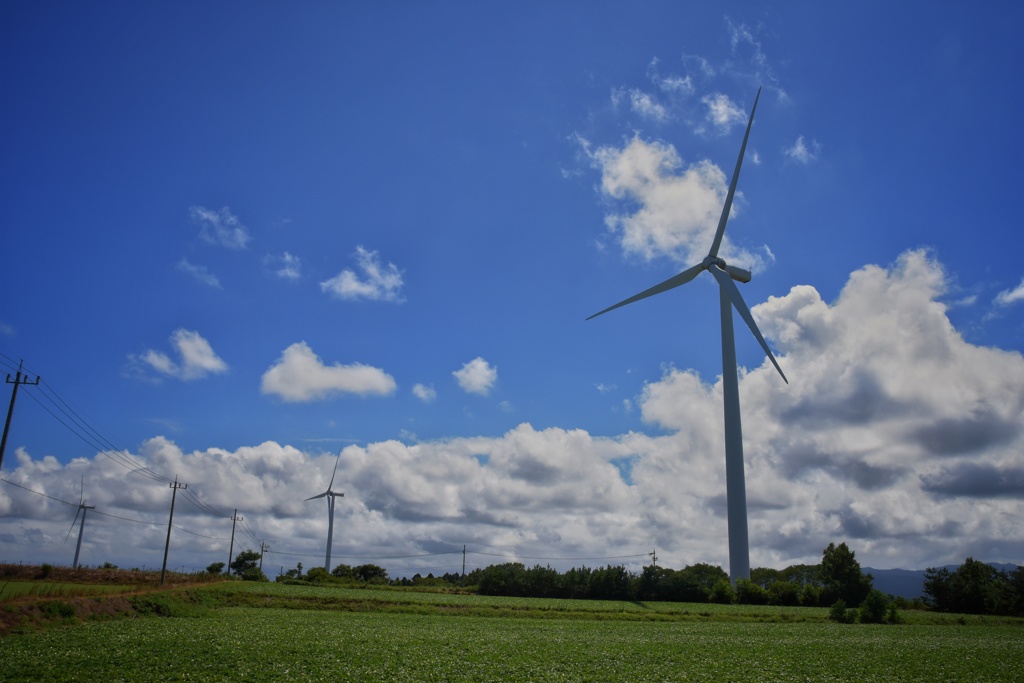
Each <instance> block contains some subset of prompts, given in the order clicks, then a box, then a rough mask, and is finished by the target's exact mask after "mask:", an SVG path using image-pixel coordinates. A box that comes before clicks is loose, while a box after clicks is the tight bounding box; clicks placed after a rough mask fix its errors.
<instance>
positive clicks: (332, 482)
mask: <svg viewBox="0 0 1024 683" xmlns="http://www.w3.org/2000/svg"><path fill="white" fill-rule="evenodd" d="M341 447H342V449H344V448H345V445H344V444H342V446H341ZM339 462H341V451H338V458H337V459H336V460H335V461H334V471H333V472H331V483H330V484H328V485H327V490H328V491H330V490H331V487H332V486H334V476H335V475H336V474H338V463H339Z"/></svg>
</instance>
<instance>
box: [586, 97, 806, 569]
mask: <svg viewBox="0 0 1024 683" xmlns="http://www.w3.org/2000/svg"><path fill="white" fill-rule="evenodd" d="M760 98H761V89H760V88H758V90H757V97H755V98H754V106H753V108H752V109H751V110H750V120H749V121H747V131H746V133H744V134H743V144H742V145H741V146H740V155H739V158H737V159H736V170H734V171H733V173H732V181H731V182H730V183H729V192H728V194H726V196H725V206H724V207H723V208H722V217H721V218H720V219H719V220H718V229H717V230H716V231H715V239H714V241H713V242H712V243H711V250H710V251H708V255H707V256H706V257H704V260H703V261H701V262H700V263H698V264H697V265H695V266H692V267H690V268H688V269H686V270H684V271H683V272H681V273H679V274H678V275H674V276H672V277H670V278H669V279H667V280H665V281H664V282H662V283H660V284H657V285H655V286H653V287H651V288H650V289H646V290H644V291H642V292H640V293H639V294H636V295H635V296H631V297H630V298H628V299H625V300H624V301H620V302H619V303H617V304H615V305H614V306H609V307H608V308H606V309H604V310H603V311H600V312H598V313H595V314H594V315H592V316H590V318H587V320H590V319H591V318H596V317H597V316H599V315H601V314H602V313H607V312H608V311H611V310H614V309H616V308H619V307H620V306H625V305H626V304H631V303H633V302H634V301H639V300H641V299H646V298H647V297H649V296H654V295H655V294H661V293H662V292H666V291H668V290H670V289H674V288H675V287H678V286H680V285H685V284H686V283H687V282H689V281H690V280H692V279H694V278H695V277H697V276H698V275H700V274H701V272H703V271H705V270H706V271H708V272H709V273H711V275H712V276H713V277H714V278H715V279H716V280H717V281H718V287H719V304H720V308H721V316H722V399H723V403H724V410H725V494H726V501H727V507H728V511H729V578H730V579H731V580H732V582H733V583H735V582H736V581H737V580H738V579H749V578H750V546H749V542H748V539H747V490H746V483H745V482H744V474H743V428H742V425H741V424H740V393H739V379H738V377H737V373H736V342H735V338H734V336H733V327H732V309H733V308H734V307H735V309H736V311H737V312H739V314H740V317H741V318H743V321H744V322H745V323H747V327H749V328H750V331H751V332H753V333H754V337H755V338H756V339H757V341H758V343H759V344H761V348H763V349H764V352H765V353H766V354H767V355H768V358H769V359H770V360H771V362H772V365H774V366H775V369H776V370H778V371H779V374H780V375H782V379H783V381H785V382H786V384H789V380H788V379H786V375H785V373H783V372H782V368H780V367H779V363H778V361H777V360H775V356H774V355H772V351H771V349H769V348H768V344H767V343H766V342H765V340H764V337H763V336H761V331H760V330H758V329H757V324H755V323H754V318H753V316H751V315H750V309H748V308H747V304H746V303H745V302H744V301H743V297H742V296H741V295H740V290H739V289H738V288H737V287H736V285H735V283H734V282H733V280H738V281H739V282H750V271H748V270H744V269H743V268H737V267H736V266H730V265H728V264H727V263H726V262H725V261H724V260H723V259H722V258H721V257H719V256H718V250H719V248H720V247H721V246H722V237H723V236H724V235H725V224H726V223H727V222H728V220H729V212H730V211H731V210H732V200H733V196H734V195H735V194H736V182H737V181H738V180H739V177H740V166H741V165H742V164H743V154H744V152H745V151H746V149H747V138H749V137H750V127H751V125H753V123H754V112H755V111H757V101H758V100H759V99H760Z"/></svg>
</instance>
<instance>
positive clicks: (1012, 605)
mask: <svg viewBox="0 0 1024 683" xmlns="http://www.w3.org/2000/svg"><path fill="white" fill-rule="evenodd" d="M924 594H925V601H926V602H927V603H928V605H929V606H930V607H931V608H932V609H935V610H937V611H939V612H957V613H960V614H1001V615H1014V616H1024V567H1017V568H1016V569H1015V570H1013V571H1012V572H1004V571H1001V570H999V569H996V568H995V567H992V566H991V565H987V564H985V563H984V562H979V561H978V560H975V559H974V558H973V557H968V558H967V559H966V560H965V561H964V563H963V564H962V565H960V566H959V567H957V568H956V569H955V570H953V571H950V570H949V569H946V568H944V567H943V568H934V567H929V568H928V569H927V570H926V571H925V579H924Z"/></svg>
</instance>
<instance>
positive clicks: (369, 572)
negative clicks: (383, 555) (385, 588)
mask: <svg viewBox="0 0 1024 683" xmlns="http://www.w3.org/2000/svg"><path fill="white" fill-rule="evenodd" d="M352 573H353V574H355V576H356V578H358V579H359V580H360V581H365V582H366V583H387V580H388V572H387V570H386V569H384V567H378V566H377V565H375V564H361V565H359V566H358V567H356V568H354V569H353V570H352Z"/></svg>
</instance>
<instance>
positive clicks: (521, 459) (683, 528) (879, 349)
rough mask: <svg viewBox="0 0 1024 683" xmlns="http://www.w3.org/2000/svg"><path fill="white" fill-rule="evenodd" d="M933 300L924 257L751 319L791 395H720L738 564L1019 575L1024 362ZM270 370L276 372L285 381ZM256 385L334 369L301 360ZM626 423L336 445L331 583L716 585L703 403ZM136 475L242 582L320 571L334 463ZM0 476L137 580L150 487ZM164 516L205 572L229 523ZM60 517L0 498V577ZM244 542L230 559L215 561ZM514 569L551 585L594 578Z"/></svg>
mask: <svg viewBox="0 0 1024 683" xmlns="http://www.w3.org/2000/svg"><path fill="white" fill-rule="evenodd" d="M946 287H947V277H946V274H945V273H944V271H943V268H942V265H941V264H940V263H939V262H938V261H937V260H936V259H935V257H934V256H933V255H931V254H929V253H928V252H926V251H910V252H906V253H904V254H902V255H901V256H900V257H899V258H898V259H897V261H896V262H895V263H893V264H892V265H891V266H889V267H879V266H866V267H864V268H861V269H859V270H857V271H855V272H854V273H852V274H851V276H850V278H849V280H848V281H847V283H846V285H845V287H844V289H843V290H842V292H841V293H840V295H839V296H838V297H837V299H836V300H835V301H833V302H831V303H828V302H825V301H823V300H822V299H821V297H820V295H819V294H818V292H817V291H816V290H815V289H814V288H813V287H811V286H807V285H801V286H796V287H793V288H792V289H791V290H790V292H789V293H788V294H786V295H785V296H782V297H772V298H770V299H769V300H768V301H766V302H764V303H761V304H760V305H757V306H755V307H754V308H753V312H754V315H755V317H756V318H757V319H758V324H759V325H760V327H761V329H762V330H763V331H764V332H765V334H766V336H768V337H769V338H770V339H771V340H772V342H773V344H774V345H775V347H776V348H777V349H778V351H779V354H778V358H779V362H780V364H781V365H782V367H783V368H784V369H785V371H786V373H787V376H789V378H790V381H791V384H790V385H788V386H787V385H784V384H783V383H782V382H781V381H780V380H779V378H778V376H777V374H776V373H775V370H774V368H772V367H771V366H770V365H769V364H768V363H767V361H765V363H764V364H762V365H761V366H759V367H756V368H751V369H748V370H747V371H746V372H745V373H743V374H742V376H741V381H740V392H741V402H742V409H743V427H744V446H745V460H746V474H747V498H748V516H749V523H750V549H751V564H752V566H755V567H756V566H773V567H784V566H787V565H789V564H793V563H799V562H812V563H813V562H817V561H819V560H820V557H821V551H822V549H823V548H824V547H825V546H826V545H827V544H828V543H830V542H833V541H834V542H846V543H848V544H849V545H850V547H851V548H852V549H853V550H854V551H855V552H856V553H857V557H858V559H859V560H860V561H861V563H862V564H863V565H865V566H874V567H880V568H884V567H904V568H922V567H926V566H937V565H942V564H947V563H959V562H962V561H963V560H964V558H966V557H967V556H973V557H975V558H978V559H983V560H987V561H1006V562H1018V563H1019V562H1021V561H1022V560H1024V528H1022V526H1021V524H1020V521H1019V520H1020V519H1021V516H1022V513H1024V502H1022V501H1024V456H1022V454H1024V357H1022V356H1021V354H1020V353H1017V352H1011V351H1005V350H1001V349H997V348H986V347H980V346H976V345H973V344H971V343H969V342H968V341H966V340H965V339H964V338H963V337H962V336H961V335H960V334H959V333H958V332H957V330H956V329H955V327H954V326H953V325H952V324H951V322H950V320H949V318H948V316H947V314H946V305H945V304H944V303H943V296H944V293H945V289H946ZM289 351H291V352H292V354H293V355H295V356H297V357H298V362H295V360H294V359H293V360H292V361H291V362H289V361H288V360H287V358H286V356H287V355H288V353H289ZM307 352H308V353H307ZM310 357H311V358H312V361H311V360H310ZM485 363H486V361H485ZM275 367H298V368H299V369H302V368H311V369H312V370H313V371H314V373H313V374H317V373H322V372H324V371H325V370H337V371H339V372H340V371H341V369H336V368H325V366H323V364H322V363H320V362H319V359H317V358H316V356H315V354H312V351H311V350H309V349H308V347H306V348H305V349H303V348H302V345H293V346H292V347H289V349H288V350H286V352H285V354H283V355H282V363H281V364H279V365H278V366H275ZM378 372H379V371H378ZM268 374H270V373H269V371H268ZM296 376H297V377H301V376H302V373H298V374H297V375H296ZM264 378H265V380H266V376H264ZM377 380H378V381H379V380H380V377H377ZM385 384H386V382H385ZM282 386H288V385H287V383H284V384H283V385H282ZM294 386H297V387H303V386H305V387H306V388H304V389H302V390H301V391H300V390H296V393H295V394H294V395H295V396H297V397H298V396H306V395H310V394H311V393H312V392H314V391H316V390H314V389H313V388H311V387H312V386H313V385H306V384H304V383H303V382H297V383H296V384H294ZM286 393H287V390H285V389H281V394H282V395H284V394H286ZM636 404H637V406H638V407H639V409H640V411H641V415H642V417H643V419H644V421H645V422H646V423H647V424H649V425H650V426H651V430H650V431H651V433H650V434H647V433H641V432H630V433H627V434H622V435H619V436H614V437H597V436H594V435H591V434H589V433H587V432H586V431H584V430H579V429H571V428H558V427H552V428H548V429H542V430H538V429H535V428H534V427H532V426H531V425H530V424H529V423H528V422H524V423H522V424H520V425H519V426H517V427H515V428H513V429H511V430H509V431H508V432H507V433H505V434H502V435H499V436H453V437H451V438H448V439H443V440H437V441H429V442H421V443H415V444H407V443H402V442H400V441H397V440H393V441H385V442H380V443H371V444H367V445H365V446H358V445H352V446H348V447H346V448H345V449H344V450H343V451H342V453H341V456H340V460H339V461H338V473H337V479H336V485H335V488H336V489H338V490H344V491H345V498H344V499H342V500H340V501H339V504H338V508H337V509H338V511H337V522H336V526H335V546H334V552H333V558H334V559H333V562H334V563H338V562H348V563H350V564H359V563H362V562H365V561H375V560H373V559H365V558H381V559H379V560H376V562H377V563H378V564H381V565H383V566H385V567H386V568H388V569H389V571H390V572H391V574H392V575H409V576H411V575H412V574H413V573H415V572H416V571H419V570H421V569H422V570H424V571H423V573H426V571H433V572H434V573H439V572H440V573H443V572H444V571H457V570H458V569H459V566H460V564H461V554H456V555H450V556H449V555H439V556H426V557H420V558H411V559H410V558H405V559H386V558H394V557H395V556H398V555H418V554H423V553H438V552H455V551H461V548H462V545H463V544H468V545H469V546H470V550H471V552H472V550H473V549H474V548H476V549H480V548H483V547H487V548H490V549H492V550H490V552H496V553H508V554H514V555H517V556H518V557H521V558H579V557H588V558H605V557H606V558H615V557H618V556H622V555H633V554H642V553H646V552H649V551H650V550H651V548H657V552H658V556H659V561H660V562H661V563H662V564H664V565H665V566H670V567H682V566H685V565H688V564H692V563H694V562H710V563H713V564H718V565H721V566H728V557H727V543H726V516H725V508H726V506H725V466H724V447H723V443H722V442H723V438H722V415H721V414H722V409H721V384H720V382H719V381H716V382H715V383H712V384H709V383H708V382H707V381H705V380H704V379H703V378H701V377H699V376H697V375H696V374H695V373H693V372H692V371H686V370H681V369H677V368H668V369H667V370H666V371H665V372H664V374H663V376H662V377H660V378H657V379H655V380H652V381H651V382H649V383H648V384H647V385H646V386H645V388H644V390H643V393H642V394H641V395H640V396H639V397H637V399H636ZM136 457H137V458H138V460H139V461H140V462H141V463H144V464H145V465H146V466H148V467H149V468H151V469H152V470H155V471H157V472H160V473H162V474H164V475H166V476H169V477H173V476H177V477H178V478H179V479H180V480H181V481H185V482H189V484H190V487H191V488H192V489H193V490H194V491H195V492H196V493H197V494H198V495H201V496H202V499H203V500H204V501H205V502H206V503H208V504H209V505H211V506H213V507H214V508H217V509H219V510H223V511H224V512H225V513H226V514H227V515H230V514H231V511H232V510H233V509H235V508H238V510H239V514H241V515H243V516H245V519H246V525H247V528H249V529H251V530H252V531H253V533H255V534H256V535H258V536H259V537H260V538H262V539H265V540H266V541H267V542H268V543H269V544H270V545H271V548H272V553H279V554H272V555H269V556H268V559H267V560H266V561H265V565H264V566H265V568H266V567H269V568H271V573H276V572H275V570H274V567H276V566H277V565H279V564H280V565H283V566H285V567H291V566H294V564H295V562H296V561H301V562H303V564H304V565H305V566H306V567H312V566H317V564H318V563H319V561H318V560H317V558H318V557H319V558H322V554H323V548H324V542H325V538H326V526H327V521H326V515H325V514H324V509H323V506H321V505H318V504H315V503H318V502H319V501H311V502H308V503H307V502H303V500H304V499H305V498H308V497H309V496H311V495H314V494H315V493H317V492H319V491H322V490H323V489H324V487H325V486H326V485H327V481H328V479H329V477H330V475H331V471H332V469H333V467H334V463H335V457H336V456H335V454H334V453H328V452H310V451H306V450H300V449H297V448H295V447H293V446H290V445H285V444H278V443H274V442H267V443H263V444H259V445H254V446H251V447H244V448H239V449H237V450H234V451H228V450H223V449H219V448H216V447H213V446H211V447H209V448H207V449H205V450H201V451H195V452H190V453H185V452H182V450H181V449H180V448H179V447H178V446H177V445H175V444H174V443H173V442H172V441H170V440H168V439H167V438H165V437H162V436H158V437H155V438H153V439H150V440H148V441H146V442H145V443H144V444H142V446H141V447H140V448H139V449H138V453H137V454H136ZM12 460H13V462H12V464H15V463H16V465H15V466H14V467H13V469H10V467H11V466H10V465H8V468H9V469H8V471H7V472H5V476H4V478H6V479H8V480H10V481H12V482H15V483H16V484H19V485H21V486H24V487H26V488H30V489H33V490H35V491H38V492H41V493H45V494H46V495H48V496H52V497H54V498H58V499H61V500H65V501H69V502H73V503H75V504H76V505H77V501H78V496H79V486H80V481H81V479H80V478H81V477H84V488H85V496H86V498H87V499H88V501H89V504H91V505H95V506H96V510H97V511H98V512H104V513H107V514H108V515H117V516H120V517H124V518H129V519H144V520H151V523H149V524H141V523H133V522H127V521H123V520H119V519H116V518H112V517H104V516H102V515H99V514H96V515H90V516H89V524H88V525H87V527H86V538H85V542H84V545H83V550H82V553H83V554H82V557H83V561H84V562H86V563H89V564H98V563H102V562H105V561H113V562H115V563H117V564H121V565H122V566H142V565H147V566H150V567H152V566H157V565H158V563H159V561H160V559H161V556H162V550H163V542H164V534H165V532H166V520H167V513H168V506H169V503H170V495H169V491H168V489H167V485H166V483H162V482H152V481H150V480H148V479H145V478H143V477H141V476H139V475H137V474H130V473H129V472H128V470H126V469H124V468H123V467H121V466H119V465H117V464H116V463H115V462H114V461H113V460H111V459H109V458H107V457H106V456H104V455H101V454H98V455H96V456H94V457H93V458H91V459H89V458H77V459H75V460H73V461H71V462H70V463H68V464H67V465H61V464H60V463H59V462H58V461H57V460H56V459H55V458H52V457H49V456H41V457H38V456H34V455H30V454H27V453H25V452H24V451H21V450H19V451H17V452H16V453H15V457H14V458H12ZM623 472H625V474H623ZM178 506H179V507H178V508H177V509H176V511H175V517H174V519H175V524H176V526H179V527H180V528H181V529H185V530H188V531H191V532H193V533H191V534H190V533H185V532H184V531H178V530H176V531H175V532H174V538H173V541H172V547H171V557H172V559H171V560H170V562H171V565H172V566H175V567H177V566H186V567H190V568H202V567H205V566H206V565H207V564H209V563H210V562H214V561H224V560H226V551H227V545H228V536H229V533H230V527H231V524H230V520H229V519H225V518H215V517H212V516H210V515H208V514H205V513H202V512H200V511H199V510H198V509H196V508H195V507H192V506H190V505H189V504H187V502H182V501H181V500H180V499H179V502H178ZM74 513H75V507H74V506H65V505H62V504H60V503H57V502H55V501H53V500H50V499H47V498H43V497H41V496H37V495H33V494H31V493H28V492H27V491H24V490H22V489H19V488H17V487H14V486H11V485H7V484H3V485H0V514H2V515H3V517H2V519H0V551H2V552H3V554H4V557H5V558H8V559H9V560H13V561H18V560H24V561H49V562H57V563H62V564H68V563H70V560H71V557H72V554H73V539H72V542H71V543H70V544H65V543H64V542H63V541H64V538H65V535H66V534H67V532H68V528H69V525H70V524H71V520H72V518H73V517H74ZM161 525H162V528H161ZM195 534H200V535H198V536H197V535H195ZM208 537H211V538H208ZM253 545H254V544H253V543H251V542H250V541H249V540H246V539H244V538H243V539H239V538H236V545H235V547H236V548H240V547H241V548H244V547H252V546H253ZM495 548H498V549H500V550H493V549H495ZM287 553H294V554H287ZM349 557H354V558H364V559H348V558H349ZM320 561H322V560H320ZM501 561H506V558H503V557H494V556H476V558H475V564H477V565H486V564H490V563H495V562H501ZM523 561H524V562H526V563H527V564H529V565H532V564H535V563H537V562H539V563H540V564H548V563H549V564H552V565H553V566H556V567H559V568H560V569H563V570H564V569H566V568H568V567H569V566H572V565H577V566H578V565H580V564H588V565H591V566H596V565H598V564H602V562H601V561H599V560H598V561H589V562H586V561H585V562H580V561H568V560H565V561H562V560H554V559H552V560H551V561H547V560H535V559H523ZM620 561H621V562H623V563H625V564H627V565H632V566H634V567H639V566H640V565H641V564H643V563H645V562H646V558H644V557H639V558H637V559H635V560H609V561H608V562H611V563H618V562H620ZM608 562H603V563H605V564H606V563H608ZM470 566H474V565H473V564H471V565H470Z"/></svg>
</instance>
